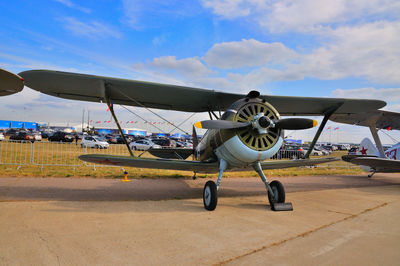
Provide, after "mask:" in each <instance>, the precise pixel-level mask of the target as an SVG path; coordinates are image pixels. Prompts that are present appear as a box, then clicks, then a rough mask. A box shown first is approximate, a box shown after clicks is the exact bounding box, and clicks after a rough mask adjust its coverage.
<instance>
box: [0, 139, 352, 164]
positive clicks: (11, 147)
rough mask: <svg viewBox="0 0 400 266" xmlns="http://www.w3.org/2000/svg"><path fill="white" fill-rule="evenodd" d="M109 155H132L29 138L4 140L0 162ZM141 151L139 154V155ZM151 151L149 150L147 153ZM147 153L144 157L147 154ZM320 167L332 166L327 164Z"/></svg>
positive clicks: (283, 155) (290, 154) (116, 148)
mask: <svg viewBox="0 0 400 266" xmlns="http://www.w3.org/2000/svg"><path fill="white" fill-rule="evenodd" d="M89 153H90V154H107V155H123V156H129V152H128V150H127V148H126V146H125V145H124V144H111V145H110V146H109V148H108V149H96V148H88V147H81V145H80V144H79V143H78V144H76V143H75V142H72V143H65V142H49V141H39V142H29V141H11V140H4V141H1V142H0V165H17V166H25V165H30V166H39V167H42V168H43V167H46V166H65V167H73V168H74V169H75V168H77V167H88V166H91V167H104V166H106V167H110V166H109V165H100V164H96V165H95V164H90V163H87V162H84V161H81V160H79V158H78V157H79V156H80V155H82V154H89ZM141 153H142V152H139V153H137V155H139V154H141ZM146 154H148V153H146ZM146 154H145V156H146ZM302 155H304V153H298V152H297V151H280V152H279V154H277V155H276V156H274V157H273V158H272V159H278V160H279V159H297V158H301V157H302ZM321 166H325V167H329V166H330V165H328V164H323V165H321ZM335 167H345V168H351V167H354V166H353V165H351V164H342V166H340V165H335Z"/></svg>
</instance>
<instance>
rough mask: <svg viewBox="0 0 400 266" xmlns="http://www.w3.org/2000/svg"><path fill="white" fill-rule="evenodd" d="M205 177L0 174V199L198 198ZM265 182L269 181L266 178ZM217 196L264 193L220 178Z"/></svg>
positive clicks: (350, 181) (351, 182) (353, 183)
mask: <svg viewBox="0 0 400 266" xmlns="http://www.w3.org/2000/svg"><path fill="white" fill-rule="evenodd" d="M396 176H397V174H379V175H378V174H377V175H376V176H375V177H374V178H372V179H370V178H367V177H366V175H359V176H305V177H300V176H298V177H279V178H275V179H278V180H279V181H281V182H282V183H283V184H284V186H285V190H286V192H300V191H312V190H323V189H338V188H354V187H370V186H386V185H393V184H398V185H400V176H399V178H395V177H396ZM207 180H208V179H197V180H190V179H189V180H187V179H134V180H132V182H129V183H124V182H121V179H94V178H4V177H0V200H3V201H4V200H67V201H88V200H90V201H99V200H105V201H121V200H124V201H125V200H167V199H190V198H201V197H202V191H203V186H204V184H205V183H206V182H207ZM269 181H272V179H271V180H269ZM218 193H219V194H218V195H219V196H220V197H235V196H254V195H265V194H266V190H265V186H264V184H263V183H262V182H261V180H260V178H226V179H222V182H221V187H220V190H219V192H218Z"/></svg>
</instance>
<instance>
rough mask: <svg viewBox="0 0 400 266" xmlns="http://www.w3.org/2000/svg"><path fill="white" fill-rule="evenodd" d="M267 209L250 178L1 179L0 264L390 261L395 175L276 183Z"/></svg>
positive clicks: (399, 242)
mask: <svg viewBox="0 0 400 266" xmlns="http://www.w3.org/2000/svg"><path fill="white" fill-rule="evenodd" d="M278 179H279V180H280V181H281V182H282V183H283V184H284V185H285V188H286V192H287V197H286V198H287V201H290V202H292V203H293V206H294V211H293V212H273V211H271V210H270V208H269V206H268V204H267V198H266V196H265V188H264V186H263V184H262V183H261V181H260V180H259V179H257V178H229V179H223V180H222V185H221V188H220V191H219V201H218V206H217V209H216V210H215V211H213V212H208V211H205V210H204V208H203V203H202V198H201V197H202V189H203V185H204V183H205V182H206V179H200V180H183V179H141V180H132V182H129V183H123V182H121V181H120V180H111V179H90V178H0V236H1V238H0V265H78V264H79V265H82V264H86V265H91V264H96V265H110V264H126V265H137V264H140V265H148V264H156V265H159V264H162V265H183V264H184V265H188V264H189V265H190V264H196V265H199V264H200V265H209V264H246V265H248V264H251V265H253V264H263V265H265V264H286V265H304V264H306V265H338V264H341V265H357V264H362V265H398V261H399V260H400V252H399V246H400V212H399V208H400V176H399V175H395V174H379V175H378V174H377V175H376V176H374V177H373V178H372V179H369V178H367V177H365V176H329V177H328V176H327V177H288V178H278Z"/></svg>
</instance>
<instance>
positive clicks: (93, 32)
mask: <svg viewBox="0 0 400 266" xmlns="http://www.w3.org/2000/svg"><path fill="white" fill-rule="evenodd" d="M59 20H60V21H61V22H62V23H63V26H64V28H65V29H66V30H68V31H69V32H71V33H73V34H75V35H78V36H86V37H89V38H92V39H103V38H109V37H111V38H120V37H121V36H122V33H121V32H120V31H118V30H117V29H116V28H114V27H112V26H109V25H106V24H104V23H101V22H99V21H90V22H82V21H79V20H78V19H76V18H74V17H63V18H60V19H59Z"/></svg>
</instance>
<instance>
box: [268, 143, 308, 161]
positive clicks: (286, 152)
mask: <svg viewBox="0 0 400 266" xmlns="http://www.w3.org/2000/svg"><path fill="white" fill-rule="evenodd" d="M305 154H306V153H305V151H304V149H303V148H302V147H300V146H298V145H294V144H285V145H283V146H282V147H281V148H280V149H279V151H278V152H277V153H276V154H275V155H274V156H273V157H272V159H283V158H290V159H299V158H304V155H305Z"/></svg>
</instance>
